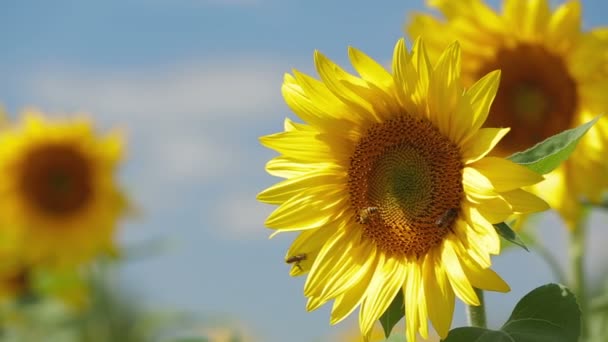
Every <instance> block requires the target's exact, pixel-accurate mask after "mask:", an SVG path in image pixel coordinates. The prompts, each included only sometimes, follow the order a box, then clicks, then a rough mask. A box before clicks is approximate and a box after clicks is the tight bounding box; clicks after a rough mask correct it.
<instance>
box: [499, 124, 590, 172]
mask: <svg viewBox="0 0 608 342" xmlns="http://www.w3.org/2000/svg"><path fill="white" fill-rule="evenodd" d="M600 117H601V115H600V116H597V117H596V118H595V119H593V120H591V121H589V122H587V123H585V124H583V125H580V126H578V127H576V128H572V129H568V130H565V131H563V132H561V133H558V134H556V135H554V136H552V137H549V138H547V139H545V140H543V141H542V142H540V143H538V144H536V145H535V146H534V147H532V148H529V149H527V150H525V151H523V152H517V153H514V154H513V155H511V156H510V157H508V158H507V159H510V160H511V161H514V162H516V163H517V164H520V165H523V166H525V167H527V168H529V169H530V170H533V171H535V172H537V173H540V174H543V175H544V174H546V173H549V172H551V171H553V170H554V169H555V168H556V167H558V166H559V165H560V164H561V163H562V162H563V161H565V160H566V159H568V157H569V156H570V154H572V152H574V149H575V148H576V145H577V144H578V142H579V140H580V139H581V138H582V137H583V135H585V133H587V131H588V130H589V129H590V128H591V126H593V125H594V124H595V123H596V122H597V120H598V119H599V118H600Z"/></svg>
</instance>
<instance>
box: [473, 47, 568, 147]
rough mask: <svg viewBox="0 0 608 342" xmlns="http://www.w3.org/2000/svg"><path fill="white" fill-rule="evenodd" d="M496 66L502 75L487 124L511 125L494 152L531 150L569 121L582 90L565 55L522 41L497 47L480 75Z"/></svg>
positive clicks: (561, 128)
mask: <svg viewBox="0 0 608 342" xmlns="http://www.w3.org/2000/svg"><path fill="white" fill-rule="evenodd" d="M495 69H501V70H502V74H501V75H502V76H501V81H500V87H499V88H498V93H497V94H496V98H495V100H494V103H493V104H492V107H491V110H490V115H489V116H488V119H487V121H486V126H487V127H511V128H512V130H511V131H510V132H509V134H508V135H507V136H506V137H505V138H504V139H502V140H501V142H500V143H499V145H498V147H497V149H496V150H495V153H497V154H499V155H509V154H512V153H514V152H517V151H521V150H524V149H527V148H529V147H531V146H533V145H535V144H536V143H538V142H541V141H542V140H544V139H546V138H548V137H550V136H552V135H554V134H557V133H559V132H561V131H563V130H565V129H568V128H569V127H570V126H571V124H572V121H573V118H574V116H575V113H576V110H577V105H578V103H577V102H578V95H577V88H576V82H575V81H574V79H572V77H571V76H570V73H569V71H568V68H567V67H566V64H565V61H564V60H563V57H561V56H557V55H555V54H553V53H551V52H549V51H547V50H546V49H545V48H544V47H542V46H538V45H533V44H526V43H522V44H519V45H517V46H515V47H512V48H507V47H503V48H501V49H499V50H498V51H497V53H496V55H495V57H494V59H492V60H490V61H488V62H487V63H485V64H484V66H483V67H482V68H480V70H479V73H478V74H477V75H476V76H477V77H481V76H483V75H485V74H486V73H488V72H490V71H492V70H495Z"/></svg>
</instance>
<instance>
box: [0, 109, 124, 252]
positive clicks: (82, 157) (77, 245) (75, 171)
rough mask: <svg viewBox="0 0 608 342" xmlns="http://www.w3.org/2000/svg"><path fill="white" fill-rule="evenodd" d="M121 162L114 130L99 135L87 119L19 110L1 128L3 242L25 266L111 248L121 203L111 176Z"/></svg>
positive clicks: (120, 141) (120, 149)
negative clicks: (17, 119)
mask: <svg viewBox="0 0 608 342" xmlns="http://www.w3.org/2000/svg"><path fill="white" fill-rule="evenodd" d="M121 159H122V139H121V138H120V136H119V135H117V134H109V135H107V136H103V137H98V136H96V135H95V133H94V132H93V128H92V124H91V123H90V122H89V121H88V120H86V119H77V120H71V121H68V120H66V121H50V120H46V119H44V118H43V116H42V114H41V113H38V112H35V111H28V112H25V113H24V116H23V120H22V122H20V123H18V124H15V125H14V126H12V127H9V128H7V129H6V130H5V131H3V132H2V133H0V170H1V171H2V174H3V175H4V177H2V178H1V179H0V193H1V196H0V227H1V228H2V234H3V235H4V236H3V237H4V240H5V241H12V242H13V243H11V244H12V245H13V248H14V249H15V251H14V252H15V253H16V254H19V255H20V257H21V258H23V260H24V262H27V263H30V262H31V263H37V262H42V261H44V262H49V263H72V262H80V261H83V260H86V259H89V258H91V257H92V256H94V255H96V254H98V253H100V252H102V251H111V250H113V248H114V247H113V242H112V241H113V235H114V230H115V226H116V223H117V220H118V219H119V218H120V217H121V216H122V215H123V214H124V212H125V209H126V204H127V202H126V199H125V197H124V196H123V194H122V193H121V191H120V190H119V189H118V188H117V186H116V182H115V179H114V178H115V172H116V168H117V166H118V164H119V162H120V161H121ZM3 247H6V246H3Z"/></svg>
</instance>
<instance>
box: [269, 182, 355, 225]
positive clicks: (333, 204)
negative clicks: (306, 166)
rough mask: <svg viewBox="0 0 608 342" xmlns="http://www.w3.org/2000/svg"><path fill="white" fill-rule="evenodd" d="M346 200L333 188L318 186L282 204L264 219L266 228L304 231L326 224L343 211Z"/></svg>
mask: <svg viewBox="0 0 608 342" xmlns="http://www.w3.org/2000/svg"><path fill="white" fill-rule="evenodd" d="M347 204H348V198H346V197H345V194H344V193H343V191H342V190H340V189H338V190H336V189H335V187H333V186H318V187H315V188H313V189H308V190H307V191H304V192H301V193H300V194H299V195H298V196H294V197H292V198H290V199H289V200H287V201H285V202H283V204H281V205H280V206H279V207H278V208H277V209H275V210H274V211H273V212H272V213H271V214H270V215H269V216H268V218H267V219H266V222H265V224H266V226H267V227H268V228H274V229H282V230H304V229H311V228H317V227H320V226H322V225H324V224H326V223H328V222H329V221H330V220H331V219H332V218H333V217H335V216H336V213H337V212H342V211H343V210H345V208H346V207H345V205H347Z"/></svg>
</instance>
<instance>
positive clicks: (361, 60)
mask: <svg viewBox="0 0 608 342" xmlns="http://www.w3.org/2000/svg"><path fill="white" fill-rule="evenodd" d="M348 57H350V62H351V63H352V65H353V67H354V68H355V70H356V71H357V72H358V73H359V75H361V77H362V78H363V79H364V80H366V81H368V82H371V83H373V84H375V85H376V86H378V87H380V88H382V89H383V90H385V91H388V90H390V89H392V86H393V76H392V75H391V74H390V73H389V72H388V71H387V70H386V69H385V68H384V67H383V66H382V65H380V64H379V63H378V62H376V61H375V60H374V59H372V58H371V57H369V56H368V55H366V54H365V53H363V52H362V51H361V50H358V49H356V48H354V47H349V48H348Z"/></svg>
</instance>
